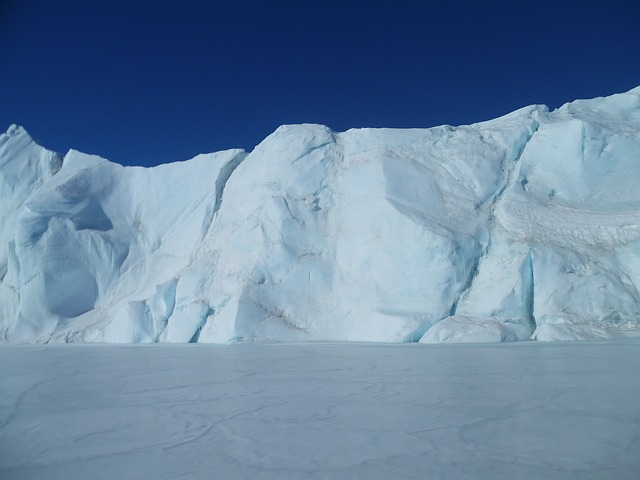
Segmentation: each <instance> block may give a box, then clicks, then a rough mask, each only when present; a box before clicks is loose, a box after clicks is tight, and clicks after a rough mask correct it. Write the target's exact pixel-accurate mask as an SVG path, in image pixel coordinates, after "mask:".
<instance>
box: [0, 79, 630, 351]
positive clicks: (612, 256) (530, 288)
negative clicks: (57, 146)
mask: <svg viewBox="0 0 640 480" xmlns="http://www.w3.org/2000/svg"><path fill="white" fill-rule="evenodd" d="M638 184H640V90H639V89H637V88H636V89H634V90H631V91H629V92H627V93H623V94H619V95H613V96H610V97H606V98H597V99H593V100H578V101H575V102H571V103H568V104H566V105H564V106H562V107H561V108H559V109H557V110H555V111H552V112H549V111H548V109H547V108H546V107H544V106H531V107H526V108H523V109H520V110H517V111H516V112H513V113H511V114H509V115H506V116H504V117H501V118H498V119H495V120H491V121H488V122H483V123H478V124H474V125H469V126H461V127H450V126H442V127H435V128H430V129H408V130H393V129H357V130H349V131H347V132H342V133H337V132H333V131H331V130H330V129H329V128H327V127H324V126H320V125H293V126H283V127H281V128H279V129H278V130H277V131H276V132H274V133H273V134H272V135H270V136H269V137H268V138H267V139H265V140H264V141H263V142H262V143H261V144H260V145H258V146H257V147H256V148H255V149H254V150H253V151H252V152H250V153H248V154H247V153H246V152H243V151H241V150H231V151H227V152H218V153H214V154H209V155H201V156H199V157H196V158H194V159H192V160H190V161H187V162H182V163H175V164H169V165H163V166H160V167H156V168H152V169H142V168H125V167H121V166H119V165H115V164H112V163H110V162H108V161H106V160H104V159H101V158H98V157H95V156H90V155H85V154H82V153H79V152H76V151H70V152H69V153H67V154H66V155H65V156H64V158H62V157H61V156H59V155H57V154H55V153H52V152H49V151H47V150H46V149H44V148H43V147H41V146H39V145H37V144H36V143H35V142H34V141H33V140H31V138H30V137H29V136H28V134H27V133H26V132H25V131H24V130H23V129H22V128H20V127H15V126H13V127H11V128H10V129H9V130H8V131H7V133H5V134H3V135H2V136H1V137H0V200H1V201H0V205H1V206H0V218H1V219H2V223H1V224H0V339H2V340H3V341H7V342H23V343H32V342H52V341H53V342H125V343H128V342H134V343H139V342H189V341H192V342H210V343H230V342H238V341H271V340H275V341H306V340H308V341H319V340H337V341H383V342H406V341H418V340H419V341H421V342H425V343H433V342H452V341H455V342H493V341H514V340H528V339H530V338H534V339H537V340H577V339H595V338H617V337H629V336H640V293H639V290H638V286H639V285H640V195H638V192H637V185H638Z"/></svg>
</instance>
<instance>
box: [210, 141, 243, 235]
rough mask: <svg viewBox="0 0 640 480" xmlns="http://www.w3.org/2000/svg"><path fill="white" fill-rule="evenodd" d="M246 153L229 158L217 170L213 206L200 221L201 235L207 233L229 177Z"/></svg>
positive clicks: (218, 208) (218, 207) (216, 212)
mask: <svg viewBox="0 0 640 480" xmlns="http://www.w3.org/2000/svg"><path fill="white" fill-rule="evenodd" d="M247 155H248V153H247V152H242V153H240V154H238V155H236V156H235V157H233V159H231V160H229V162H228V163H227V164H226V165H225V166H224V167H222V168H221V169H220V171H219V172H218V177H217V178H216V182H215V189H216V198H215V201H214V203H213V208H211V209H207V213H206V214H205V218H204V220H203V221H202V236H204V235H205V234H206V233H207V231H208V230H209V227H210V226H211V223H212V222H213V219H214V218H215V217H216V215H217V214H218V211H219V210H220V206H221V205H222V196H223V194H224V189H225V187H226V186H227V182H228V181H229V178H231V175H232V174H233V172H234V171H235V170H236V168H238V165H240V164H241V163H242V161H243V160H244V159H245V158H247Z"/></svg>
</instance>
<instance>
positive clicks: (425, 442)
mask: <svg viewBox="0 0 640 480" xmlns="http://www.w3.org/2000/svg"><path fill="white" fill-rule="evenodd" d="M639 369H640V342H638V340H627V341H625V342H622V341H616V342H585V343H540V342H527V343H517V344H503V345H435V346H431V347H430V348H425V347H424V346H421V345H391V344H386V345H379V344H378V345H374V344H358V343H350V344H346V343H344V344H336V345H321V344H316V343H314V344H309V343H308V344H299V345H277V346H274V345H254V344H248V345H247V344H245V345H224V346H221V345H147V346H131V345H129V346H113V345H92V346H91V345H71V346H60V345H36V346H34V345H27V346H6V347H5V348H2V349H0V389H1V391H2V395H1V396H0V446H1V448H0V478H2V479H3V480H31V479H33V480H36V479H47V480H87V479H92V480H102V479H104V480H112V479H122V480H125V479H126V480H128V479H131V480H139V479H169V478H172V479H176V478H180V479H185V480H186V479H189V480H199V479H203V480H205V479H206V480H209V479H212V478H215V479H226V480H234V479H252V480H267V479H277V480H320V479H322V480H331V479H333V480H338V479H340V480H344V479H371V480H373V479H381V480H389V479H416V478H429V479H504V480H507V479H508V480H513V479H519V480H540V479H553V480H596V479H598V480H602V479H615V480H637V479H638V472H639V471H640V455H638V452H640V410H639V407H638V398H640V382H638V381H637V378H638V370H639Z"/></svg>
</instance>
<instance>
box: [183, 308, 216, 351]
mask: <svg viewBox="0 0 640 480" xmlns="http://www.w3.org/2000/svg"><path fill="white" fill-rule="evenodd" d="M214 313H215V310H214V309H213V308H211V307H209V308H208V309H207V310H206V311H205V312H204V315H203V316H202V317H201V318H200V322H199V323H198V327H197V328H196V331H195V332H194V333H193V335H192V336H191V339H190V340H189V343H198V340H199V339H200V333H202V329H203V328H204V326H205V324H206V323H207V320H208V319H209V317H210V316H211V315H213V314H214Z"/></svg>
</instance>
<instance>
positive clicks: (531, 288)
mask: <svg viewBox="0 0 640 480" xmlns="http://www.w3.org/2000/svg"><path fill="white" fill-rule="evenodd" d="M526 277H527V278H526V283H525V281H523V283H524V285H523V288H524V289H525V291H524V301H525V308H526V315H527V320H529V325H530V327H531V332H532V335H533V332H535V329H536V317H535V312H534V298H535V297H534V294H535V277H534V271H533V251H531V252H530V253H529V261H528V268H527V272H526Z"/></svg>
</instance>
